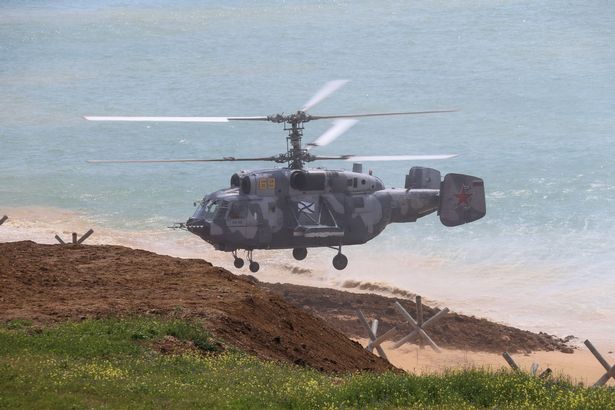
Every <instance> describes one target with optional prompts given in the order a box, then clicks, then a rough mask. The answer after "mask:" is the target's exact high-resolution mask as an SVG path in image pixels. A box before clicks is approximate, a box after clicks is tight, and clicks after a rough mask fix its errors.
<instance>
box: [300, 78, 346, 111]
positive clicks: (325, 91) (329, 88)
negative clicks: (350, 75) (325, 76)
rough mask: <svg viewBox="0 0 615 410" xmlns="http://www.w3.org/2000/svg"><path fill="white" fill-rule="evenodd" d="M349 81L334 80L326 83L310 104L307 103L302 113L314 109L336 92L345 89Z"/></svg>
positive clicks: (311, 99)
mask: <svg viewBox="0 0 615 410" xmlns="http://www.w3.org/2000/svg"><path fill="white" fill-rule="evenodd" d="M347 82H348V80H333V81H329V82H328V83H326V84H325V85H324V86H323V87H322V88H321V89H320V90H318V92H317V93H316V94H314V96H313V97H312V98H310V100H309V101H308V102H306V103H305V105H304V106H303V108H301V111H304V112H305V111H307V110H309V109H310V108H313V107H314V106H315V105H316V104H318V103H319V102H321V101H322V100H324V99H325V98H327V97H328V96H329V95H331V94H333V93H334V92H335V91H336V90H338V89H339V88H341V87H343V86H344V84H346V83H347Z"/></svg>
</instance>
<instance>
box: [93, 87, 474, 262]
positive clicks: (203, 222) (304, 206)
mask: <svg viewBox="0 0 615 410" xmlns="http://www.w3.org/2000/svg"><path fill="white" fill-rule="evenodd" d="M346 82H347V80H335V81H330V82H328V83H326V84H325V85H324V86H323V87H322V88H321V89H320V90H319V91H318V92H317V93H316V94H315V95H314V96H313V97H312V98H311V99H310V100H309V101H308V102H307V103H306V104H305V105H304V106H303V107H302V108H301V109H300V110H298V111H296V112H294V113H291V114H275V115H268V116H252V117H126V116H84V118H85V119H86V120H89V121H128V122H133V121H134V122H142V121H143V122H203V123H209V122H218V123H222V122H224V123H226V122H232V121H260V122H273V123H277V124H283V125H284V130H285V131H287V133H288V135H287V137H286V140H287V151H286V152H285V153H280V154H277V155H273V156H263V157H250V158H236V157H231V156H229V157H222V158H213V159H158V160H89V161H87V162H89V163H98V164H101V163H170V162H184V163H190V162H227V161H237V162H240V161H249V162H257V161H270V162H274V163H278V164H285V166H283V167H280V168H267V169H255V170H241V171H238V172H236V173H234V174H233V175H232V176H231V178H230V183H229V186H228V187H226V188H222V189H220V190H218V191H215V192H212V193H209V194H206V195H205V196H204V197H203V199H202V200H200V201H198V202H195V206H197V209H196V211H195V212H194V214H193V215H192V216H191V217H190V218H188V220H187V221H186V222H185V223H179V224H177V225H175V226H174V227H175V228H180V229H185V230H187V231H189V232H191V233H193V234H195V235H197V236H199V237H200V238H202V239H203V240H205V241H206V242H208V243H210V244H212V245H213V246H214V248H215V249H216V250H219V251H224V252H230V253H231V254H232V256H233V258H234V266H235V267H236V268H238V269H240V268H242V267H243V266H244V260H243V258H241V257H240V256H239V253H238V252H239V251H241V250H245V252H246V258H247V260H248V262H249V269H250V271H251V272H253V273H255V272H257V271H258V270H259V268H260V265H259V263H258V262H256V261H255V260H254V259H253V251H254V250H256V249H292V254H293V257H294V258H295V259H296V260H304V259H305V258H306V257H307V253H308V252H307V249H308V248H316V247H328V248H331V249H334V250H335V251H336V252H337V253H336V254H335V256H334V257H333V260H332V263H333V267H334V268H335V269H338V270H342V269H344V268H346V266H347V265H348V258H347V257H346V255H344V254H343V253H342V247H343V246H348V245H359V244H364V243H366V242H368V241H370V240H371V239H373V238H375V237H376V236H378V235H379V234H380V233H381V232H382V231H383V230H384V229H385V227H386V226H387V225H388V224H390V223H403V222H416V220H417V219H419V218H422V217H424V216H426V215H429V214H431V213H434V212H437V214H438V215H439V217H440V221H441V222H442V224H443V225H445V226H448V227H453V226H458V225H462V224H465V223H469V222H473V221H476V220H478V219H480V218H482V217H483V216H485V214H486V204H485V189H484V181H483V180H482V179H481V178H478V177H474V176H471V175H464V174H455V173H449V174H447V175H445V176H444V178H442V177H441V174H440V171H438V170H436V169H432V168H427V167H419V166H414V167H412V168H411V169H410V170H409V172H408V174H407V175H405V184H404V188H403V189H402V188H397V189H396V188H385V186H384V184H383V182H382V180H380V179H379V178H378V177H376V176H374V175H373V174H372V172H371V170H370V171H369V172H368V173H365V172H363V164H362V163H363V162H368V161H422V160H441V159H449V158H453V157H456V156H457V155H455V154H452V155H387V156H361V155H315V154H313V150H314V149H317V148H318V147H321V146H325V145H328V144H329V143H331V142H332V141H333V140H335V139H337V138H338V137H339V136H340V135H342V134H343V133H345V132H346V131H348V130H349V129H350V128H351V127H352V126H354V125H355V124H356V123H357V121H358V118H363V117H378V116H392V115H420V114H438V113H447V112H452V111H456V110H431V111H409V112H380V113H362V114H342V115H312V114H309V113H308V111H309V110H311V109H312V108H314V106H316V105H317V104H318V103H320V102H321V101H322V100H324V99H325V98H327V97H328V96H329V95H330V94H332V93H333V92H335V91H336V90H337V89H339V88H340V87H342V86H343V85H344V84H345V83H346ZM315 120H333V125H332V126H331V127H330V128H329V129H328V130H327V131H325V132H324V133H323V134H322V135H320V136H319V137H318V138H316V139H315V140H314V141H312V142H310V143H308V144H305V145H302V138H303V131H304V126H305V124H306V123H308V122H310V121H315ZM326 160H344V161H352V162H353V167H352V171H346V170H339V169H327V168H308V167H306V164H307V163H309V162H313V161H326Z"/></svg>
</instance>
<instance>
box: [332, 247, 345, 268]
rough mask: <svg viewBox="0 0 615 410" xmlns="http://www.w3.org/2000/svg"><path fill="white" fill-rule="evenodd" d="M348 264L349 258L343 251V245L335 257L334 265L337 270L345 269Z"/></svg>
mask: <svg viewBox="0 0 615 410" xmlns="http://www.w3.org/2000/svg"><path fill="white" fill-rule="evenodd" d="M347 265H348V258H347V257H346V255H344V254H343V253H342V247H341V246H340V247H339V248H338V250H337V255H335V256H334V257H333V267H334V268H335V269H337V270H343V269H344V268H345V267H346V266H347Z"/></svg>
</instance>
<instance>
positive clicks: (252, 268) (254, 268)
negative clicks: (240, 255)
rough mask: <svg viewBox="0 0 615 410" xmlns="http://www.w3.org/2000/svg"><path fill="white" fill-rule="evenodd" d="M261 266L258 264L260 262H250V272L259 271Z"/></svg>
mask: <svg viewBox="0 0 615 410" xmlns="http://www.w3.org/2000/svg"><path fill="white" fill-rule="evenodd" d="M260 267H261V266H260V265H259V264H258V262H250V272H252V273H256V272H258V270H259V269H260Z"/></svg>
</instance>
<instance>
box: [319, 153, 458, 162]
mask: <svg viewBox="0 0 615 410" xmlns="http://www.w3.org/2000/svg"><path fill="white" fill-rule="evenodd" d="M457 156H459V154H445V155H368V156H365V155H337V156H335V155H331V156H316V157H315V158H314V159H315V160H342V161H366V162H367V161H428V160H440V159H450V158H455V157H457Z"/></svg>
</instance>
